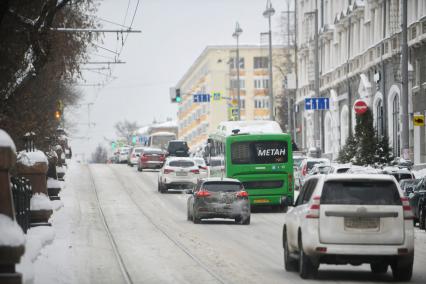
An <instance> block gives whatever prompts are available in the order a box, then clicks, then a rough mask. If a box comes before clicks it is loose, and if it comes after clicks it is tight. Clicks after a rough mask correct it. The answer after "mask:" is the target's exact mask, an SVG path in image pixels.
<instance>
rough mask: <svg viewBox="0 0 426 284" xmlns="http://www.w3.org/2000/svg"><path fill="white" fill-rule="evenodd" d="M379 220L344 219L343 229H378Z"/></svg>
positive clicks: (362, 218) (363, 218)
mask: <svg viewBox="0 0 426 284" xmlns="http://www.w3.org/2000/svg"><path fill="white" fill-rule="evenodd" d="M379 224H380V219H379V218H369V217H345V228H348V229H378V228H379Z"/></svg>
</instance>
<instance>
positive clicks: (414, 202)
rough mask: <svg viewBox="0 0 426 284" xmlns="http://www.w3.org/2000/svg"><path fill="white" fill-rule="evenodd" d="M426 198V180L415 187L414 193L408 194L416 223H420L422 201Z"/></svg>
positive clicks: (422, 180)
mask: <svg viewBox="0 0 426 284" xmlns="http://www.w3.org/2000/svg"><path fill="white" fill-rule="evenodd" d="M424 197H426V178H422V179H420V181H419V182H418V183H417V184H416V185H415V187H414V188H413V191H412V192H411V193H410V194H408V198H409V201H410V206H411V208H412V210H413V214H414V223H417V222H419V221H420V212H421V210H420V205H419V203H420V200H421V199H422V198H424Z"/></svg>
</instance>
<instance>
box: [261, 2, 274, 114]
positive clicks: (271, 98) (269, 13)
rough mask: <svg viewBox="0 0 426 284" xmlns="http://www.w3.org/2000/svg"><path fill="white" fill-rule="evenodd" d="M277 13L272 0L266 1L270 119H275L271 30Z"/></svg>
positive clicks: (264, 14) (264, 13)
mask: <svg viewBox="0 0 426 284" xmlns="http://www.w3.org/2000/svg"><path fill="white" fill-rule="evenodd" d="M274 14H275V9H274V8H273V7H272V3H271V0H268V1H267V2H266V10H265V11H264V12H263V16H264V17H265V18H268V23H269V32H268V34H269V64H268V65H269V88H268V89H269V119H270V120H275V115H274V90H273V84H272V83H273V82H272V32H271V17H272V16H273V15H274Z"/></svg>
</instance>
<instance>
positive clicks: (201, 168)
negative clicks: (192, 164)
mask: <svg viewBox="0 0 426 284" xmlns="http://www.w3.org/2000/svg"><path fill="white" fill-rule="evenodd" d="M198 167H199V168H200V170H204V171H207V167H204V166H198Z"/></svg>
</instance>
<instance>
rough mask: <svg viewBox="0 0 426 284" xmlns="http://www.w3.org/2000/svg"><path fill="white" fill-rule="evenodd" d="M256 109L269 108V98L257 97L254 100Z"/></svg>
mask: <svg viewBox="0 0 426 284" xmlns="http://www.w3.org/2000/svg"><path fill="white" fill-rule="evenodd" d="M254 108H266V109H267V108H269V98H268V97H257V98H254Z"/></svg>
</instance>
